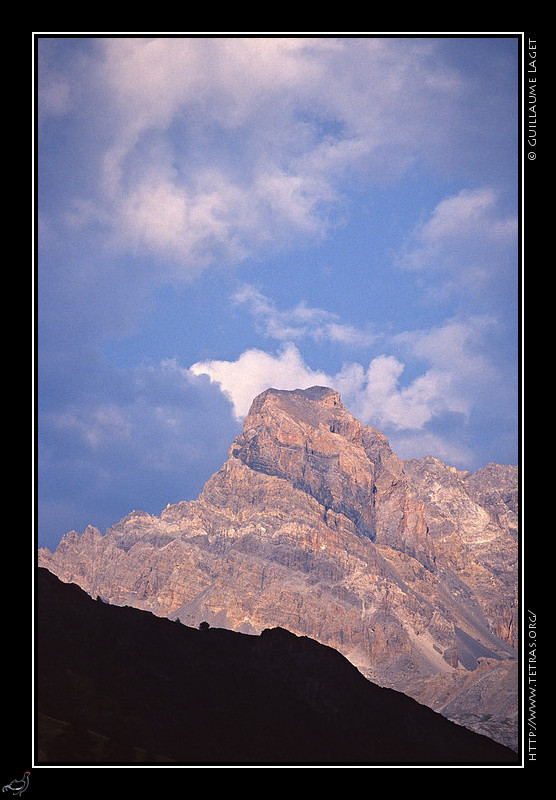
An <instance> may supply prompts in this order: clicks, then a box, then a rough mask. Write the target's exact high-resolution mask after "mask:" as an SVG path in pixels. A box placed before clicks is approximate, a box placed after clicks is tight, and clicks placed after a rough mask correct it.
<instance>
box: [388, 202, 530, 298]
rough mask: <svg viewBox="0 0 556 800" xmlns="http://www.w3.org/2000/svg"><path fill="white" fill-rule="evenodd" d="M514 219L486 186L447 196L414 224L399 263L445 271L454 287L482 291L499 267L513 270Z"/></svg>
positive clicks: (515, 245) (515, 236)
mask: <svg viewBox="0 0 556 800" xmlns="http://www.w3.org/2000/svg"><path fill="white" fill-rule="evenodd" d="M517 232H518V220H517V217H516V216H514V215H504V214H503V212H502V210H501V209H500V201H499V197H498V195H497V193H496V192H495V191H494V190H493V189H492V188H490V187H481V188H477V189H473V190H468V189H463V190H462V191H460V192H459V193H458V194H457V195H453V196H450V197H446V198H444V199H443V200H441V201H440V202H439V203H438V204H437V206H436V207H435V208H434V209H433V211H432V213H431V214H430V216H429V218H428V219H427V220H426V221H424V222H422V223H420V224H419V225H417V226H416V228H415V229H414V230H413V231H412V232H411V234H410V236H409V237H408V240H407V242H406V244H405V246H404V248H403V250H402V252H401V253H400V255H399V259H398V260H399V264H400V266H402V267H403V268H404V269H409V270H421V271H428V272H435V271H436V272H441V273H444V279H445V281H446V282H447V283H448V282H449V281H451V280H454V281H455V282H454V285H455V286H456V288H457V289H462V288H466V289H468V290H472V289H474V290H475V291H477V290H478V291H481V289H482V288H483V287H484V284H485V281H487V280H489V279H492V277H493V276H496V274H497V273H498V272H499V271H500V269H501V268H506V269H508V267H510V268H512V269H514V270H515V265H516V263H517V249H516V248H517Z"/></svg>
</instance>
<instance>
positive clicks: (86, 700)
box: [37, 569, 519, 765]
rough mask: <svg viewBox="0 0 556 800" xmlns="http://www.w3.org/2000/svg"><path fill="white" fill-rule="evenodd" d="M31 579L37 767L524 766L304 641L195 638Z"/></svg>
mask: <svg viewBox="0 0 556 800" xmlns="http://www.w3.org/2000/svg"><path fill="white" fill-rule="evenodd" d="M37 580H38V584H37V603H38V611H37V676H38V677H37V705H38V714H39V726H38V731H39V735H38V762H39V763H54V764H56V763H58V764H65V763H83V764H87V763H104V762H106V763H108V762H110V763H132V762H140V761H145V762H146V761H155V762H158V763H179V764H215V765H216V764H231V765H233V764H246V765H249V764H270V765H272V764H277V765H279V764H307V765H311V764H380V763H385V764H390V763H400V764H406V763H415V764H436V763H438V764H454V763H455V764H492V765H496V764H507V765H510V764H518V763H519V762H518V758H517V756H516V754H515V753H513V752H512V751H511V750H509V749H507V748H505V747H503V746H502V745H499V744H497V743H495V742H493V741H492V740H491V739H488V738H487V737H484V736H481V735H478V734H475V733H473V732H471V731H469V730H467V729H465V728H462V727H460V726H457V725H455V724H454V723H452V722H450V721H448V720H447V719H445V718H444V717H442V716H440V715H439V714H437V713H435V712H433V711H432V710H431V709H429V708H427V707H425V706H422V705H420V704H419V703H417V702H416V701H414V700H412V699H410V698H409V697H406V696H405V695H403V694H401V693H399V692H395V691H393V690H389V689H383V688H380V687H378V686H376V685H375V684H373V683H371V682H369V681H368V680H367V679H366V678H365V677H363V676H362V675H361V674H360V673H359V672H358V670H357V669H356V668H355V667H354V666H352V665H351V664H350V663H349V662H348V661H347V660H346V658H344V657H343V656H342V655H341V654H340V653H338V652H337V651H335V650H333V649H331V648H329V647H326V646H324V645H322V644H319V643H317V642H316V641H314V640H313V639H310V638H308V637H305V636H295V635H294V634H292V633H289V632H288V631H286V630H284V629H283V628H272V629H267V630H264V631H263V632H262V633H261V634H260V636H255V635H247V634H241V633H236V632H232V631H229V630H224V629H218V628H208V629H206V630H199V629H198V628H190V627H187V626H185V625H183V624H181V623H179V622H172V621H170V620H168V619H165V618H161V617H156V616H154V615H153V614H151V613H149V612H146V611H140V610H138V609H135V608H130V607H127V606H125V607H118V606H112V605H109V604H107V603H104V602H102V601H101V600H100V598H99V599H98V600H96V601H95V600H93V599H92V598H91V597H89V596H88V595H87V594H86V593H85V592H83V591H82V590H81V589H80V588H79V587H78V586H76V585H75V584H65V583H62V582H61V581H60V580H58V578H56V577H55V576H54V575H52V574H51V573H50V572H48V570H46V569H39V570H38V578H37Z"/></svg>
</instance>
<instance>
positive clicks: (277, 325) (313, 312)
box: [233, 285, 377, 347]
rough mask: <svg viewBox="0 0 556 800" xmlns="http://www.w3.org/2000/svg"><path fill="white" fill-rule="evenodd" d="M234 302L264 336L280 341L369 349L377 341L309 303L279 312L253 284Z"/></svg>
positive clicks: (335, 315)
mask: <svg viewBox="0 0 556 800" xmlns="http://www.w3.org/2000/svg"><path fill="white" fill-rule="evenodd" d="M233 302H234V303H236V304H237V305H242V306H245V307H247V309H248V310H249V312H250V313H251V315H252V316H253V318H254V319H255V322H256V324H257V325H258V327H259V329H260V330H261V331H262V332H263V333H264V335H265V336H268V337H270V338H272V339H277V340H278V341H282V342H290V341H293V340H300V339H311V340H313V341H316V342H320V341H329V342H336V343H338V344H344V345H349V346H351V347H368V346H369V345H371V344H373V342H375V341H376V338H377V337H376V334H373V333H371V332H368V331H364V330H358V329H357V328H356V327H354V326H353V325H348V324H346V323H344V322H342V321H341V319H340V317H339V315H338V314H336V313H334V312H332V311H327V310H326V309H322V308H314V307H311V306H308V305H307V303H306V302H300V303H298V304H297V305H296V306H294V307H293V308H289V309H285V310H279V309H278V308H276V305H275V303H274V302H273V301H272V300H271V299H269V298H268V297H266V296H265V295H263V294H262V293H261V292H260V291H258V289H256V288H255V287H253V286H251V285H244V286H242V288H241V289H239V290H238V291H237V292H236V293H235V294H234V296H233Z"/></svg>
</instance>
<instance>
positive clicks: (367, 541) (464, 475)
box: [39, 387, 518, 749]
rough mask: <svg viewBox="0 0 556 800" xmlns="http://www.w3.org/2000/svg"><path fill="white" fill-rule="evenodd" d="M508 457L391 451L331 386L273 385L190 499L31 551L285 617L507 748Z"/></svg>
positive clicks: (511, 630) (249, 629)
mask: <svg viewBox="0 0 556 800" xmlns="http://www.w3.org/2000/svg"><path fill="white" fill-rule="evenodd" d="M517 478H518V475H517V467H513V466H501V465H495V464H489V465H488V466H487V467H485V468H484V469H480V470H478V471H477V472H474V473H470V472H466V471H461V470H457V469H455V468H454V467H450V466H446V465H445V464H443V463H442V462H441V461H439V460H438V459H436V458H433V457H430V456H428V457H425V458H423V459H411V460H408V461H402V460H401V459H400V458H399V457H398V456H396V455H395V454H394V453H393V452H392V450H391V448H390V445H389V443H388V440H387V439H386V437H385V436H384V435H383V434H382V433H380V432H379V431H378V430H376V429H374V428H371V427H368V426H363V425H362V424H361V423H360V422H359V421H358V420H357V419H355V418H354V417H353V416H352V415H351V414H350V413H349V412H348V411H347V410H346V409H345V408H344V405H343V403H342V401H341V398H340V396H339V394H338V393H337V392H335V391H333V390H331V389H328V388H325V387H312V388H310V389H306V390H295V391H281V390H275V389H269V390H267V391H265V392H263V393H262V394H261V395H259V396H258V397H257V398H255V400H254V401H253V404H252V407H251V410H250V412H249V414H248V416H247V417H246V419H245V422H244V427H243V432H242V433H241V434H240V435H239V436H238V437H236V439H235V440H234V442H233V443H232V445H231V447H230V450H229V454H228V459H227V461H226V462H225V464H224V465H223V466H222V468H221V469H220V470H219V471H218V472H217V473H215V474H214V475H213V476H212V477H211V478H210V479H209V481H208V482H207V483H206V485H205V487H204V489H203V491H202V493H201V494H200V496H199V498H198V499H197V500H194V501H183V502H180V503H177V504H175V505H169V506H168V507H167V508H166V509H165V510H164V511H163V512H162V513H161V514H160V516H154V515H151V514H147V513H145V512H141V511H134V512H132V513H131V514H129V515H128V516H127V517H125V518H124V519H123V520H121V521H120V522H118V523H117V524H116V525H114V526H113V527H112V528H110V529H109V530H108V531H107V532H106V533H105V534H104V535H102V534H101V533H100V532H99V531H98V530H96V529H95V528H93V527H89V528H87V530H86V531H85V532H84V533H83V534H81V535H80V534H78V533H77V532H75V531H72V532H70V533H68V534H66V535H65V536H64V537H63V538H62V540H61V541H60V544H59V545H58V547H57V549H56V550H55V552H54V553H51V552H50V551H48V550H46V549H42V550H40V551H39V565H40V566H42V567H46V568H47V569H48V570H49V571H50V572H52V573H53V574H54V575H56V576H58V577H59V578H60V579H61V580H62V581H64V582H73V583H76V584H78V585H79V586H80V587H81V588H82V589H84V590H85V591H86V592H87V593H88V594H90V595H91V596H92V597H95V598H96V597H97V596H100V597H101V598H102V599H104V600H105V601H106V602H108V603H111V604H115V605H119V606H123V605H129V606H134V607H136V608H138V609H143V610H148V611H151V612H153V613H154V614H156V615H158V616H164V617H169V618H171V619H179V620H180V621H182V622H183V623H185V624H186V625H193V626H197V625H198V624H199V623H200V622H202V621H206V622H208V623H209V624H210V625H211V626H218V627H221V628H228V629H231V630H234V631H238V632H243V633H253V634H260V633H261V631H263V630H264V629H267V628H271V627H276V626H280V627H282V628H285V629H287V630H288V631H291V632H292V633H294V634H296V635H304V636H309V637H311V638H313V639H315V640H317V641H318V642H320V643H322V644H324V645H328V646H330V647H333V648H335V649H336V650H338V651H339V652H340V653H342V654H343V655H344V656H345V657H346V658H347V659H348V660H349V661H351V662H352V664H354V665H355V666H357V667H358V669H359V670H360V671H361V672H362V673H363V674H364V675H365V676H366V677H368V678H369V679H371V680H372V681H374V682H375V683H378V684H380V685H382V686H385V687H390V688H393V689H396V690H398V691H401V692H404V693H405V694H408V695H410V696H412V697H414V698H415V699H417V700H419V701H420V702H422V703H425V704H427V705H429V706H430V707H431V708H433V709H435V710H437V711H440V712H441V713H443V714H445V715H446V716H448V717H449V718H450V719H453V720H455V721H456V722H461V723H462V724H465V725H468V726H469V727H472V728H474V729H475V730H479V731H480V732H482V733H488V735H489V736H491V737H492V738H494V739H496V740H497V741H500V742H502V743H504V744H506V745H509V746H511V747H514V749H516V748H517V712H518V672H517V652H516V644H517V634H518V631H517V625H518V605H517V603H518V531H517V524H518V509H517V498H518V487H517Z"/></svg>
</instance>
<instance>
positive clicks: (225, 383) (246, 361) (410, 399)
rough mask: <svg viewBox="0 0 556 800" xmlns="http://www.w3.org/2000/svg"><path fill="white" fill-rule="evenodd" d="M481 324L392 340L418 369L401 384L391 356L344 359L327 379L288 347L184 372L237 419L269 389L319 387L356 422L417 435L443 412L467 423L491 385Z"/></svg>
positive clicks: (454, 324)
mask: <svg viewBox="0 0 556 800" xmlns="http://www.w3.org/2000/svg"><path fill="white" fill-rule="evenodd" d="M487 327H488V324H487V322H486V321H484V320H469V321H467V322H466V321H456V320H454V321H450V322H448V323H447V324H446V325H445V326H443V327H440V328H438V329H436V330H431V331H428V332H420V331H416V332H412V333H408V334H405V335H403V336H399V337H396V342H397V344H398V345H399V346H401V347H402V348H403V349H405V352H406V354H407V355H408V357H409V358H410V360H411V362H412V364H413V365H415V364H416V363H417V364H421V365H424V367H422V369H421V372H420V373H419V374H417V375H416V376H415V377H413V378H412V379H411V380H408V381H406V382H405V383H403V381H402V379H403V375H404V372H405V371H406V365H405V364H404V363H403V362H402V361H401V360H400V359H399V358H397V357H395V356H393V355H385V354H382V355H378V356H376V357H375V358H373V359H372V360H371V361H370V362H369V364H368V366H367V367H364V366H363V365H362V364H360V363H357V362H351V363H348V364H345V365H344V366H343V368H342V369H341V370H340V371H339V372H337V373H336V374H333V375H331V374H327V373H326V372H324V371H322V370H314V369H312V368H311V367H309V366H308V365H307V364H306V363H305V361H304V360H303V358H302V356H301V354H300V352H299V350H298V349H297V347H296V346H295V345H294V344H293V343H291V342H290V343H289V344H287V345H286V346H285V347H284V348H283V349H282V350H281V351H279V352H278V353H277V354H276V355H273V354H270V353H266V352H264V351H262V350H256V349H253V350H247V351H245V352H244V353H243V354H242V355H240V356H239V358H238V359H237V360H236V361H206V362H198V363H196V364H193V366H192V367H191V372H193V373H194V374H195V375H202V374H205V375H208V376H209V377H210V379H211V381H213V382H215V383H217V384H218V385H219V386H220V388H221V390H222V392H224V394H225V395H226V396H227V397H228V398H229V399H230V400H231V402H232V404H233V407H234V412H235V414H236V417H237V418H238V419H242V418H243V417H244V416H245V415H246V414H247V412H248V410H249V407H250V404H251V402H252V400H253V398H254V397H255V396H256V395H257V394H259V393H260V392H261V391H264V390H265V389H267V388H269V387H273V388H275V389H295V388H307V387H309V386H312V385H315V384H319V385H325V386H330V387H331V388H334V389H336V390H337V391H339V392H340V394H341V395H342V398H343V400H344V403H345V405H346V407H347V408H349V409H350V410H351V412H352V413H353V414H354V415H355V416H356V417H358V418H359V419H360V420H361V421H362V422H363V423H364V424H368V425H373V426H374V427H378V428H380V429H381V430H383V431H385V432H395V431H423V430H425V429H426V427H427V426H429V425H431V424H433V423H434V422H435V421H436V420H438V419H441V418H442V417H443V416H445V415H447V414H452V415H454V414H455V415H458V416H459V417H460V418H461V419H462V420H465V419H468V417H469V415H470V413H471V411H472V408H473V404H474V402H475V401H476V399H477V397H478V396H480V395H481V394H484V393H485V392H487V391H488V387H489V386H490V385H491V384H492V385H494V386H495V385H496V380H497V373H496V370H495V369H494V367H493V366H492V365H491V364H490V362H489V361H488V359H487V358H486V357H485V356H484V355H482V354H481V353H480V350H479V348H480V345H481V337H482V334H483V333H484V331H485V329H486V328H487ZM416 359H417V360H416Z"/></svg>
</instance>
